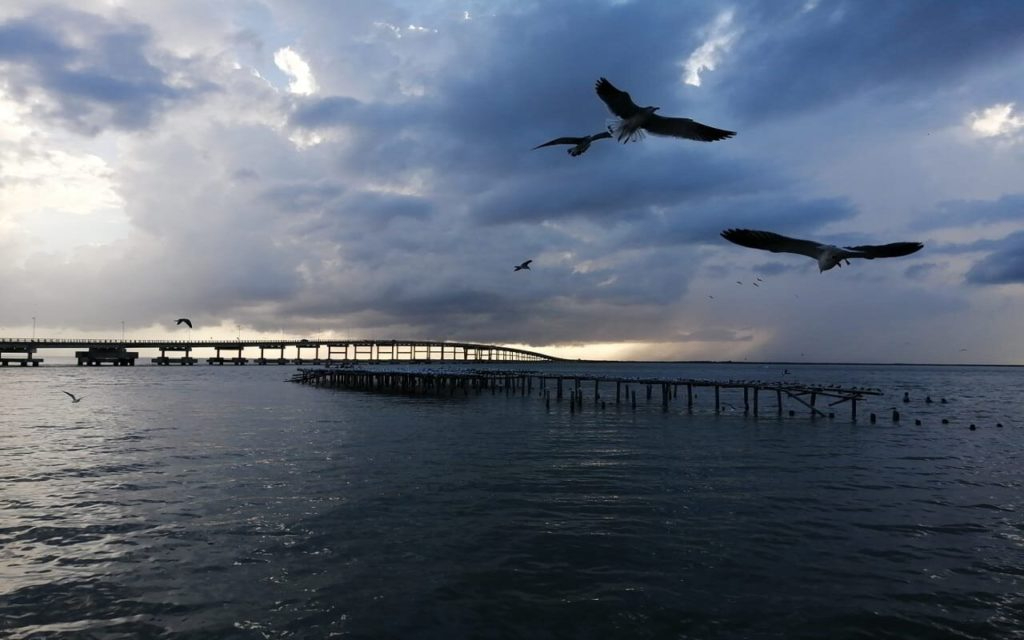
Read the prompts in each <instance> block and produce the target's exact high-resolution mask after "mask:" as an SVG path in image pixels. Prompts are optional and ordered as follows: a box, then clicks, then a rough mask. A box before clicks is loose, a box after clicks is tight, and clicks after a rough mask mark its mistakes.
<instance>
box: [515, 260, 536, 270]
mask: <svg viewBox="0 0 1024 640" xmlns="http://www.w3.org/2000/svg"><path fill="white" fill-rule="evenodd" d="M531 262H533V260H527V261H526V262H524V263H523V264H520V265H516V267H515V268H514V269H512V270H513V271H521V270H523V269H526V270H527V271H530V263H531Z"/></svg>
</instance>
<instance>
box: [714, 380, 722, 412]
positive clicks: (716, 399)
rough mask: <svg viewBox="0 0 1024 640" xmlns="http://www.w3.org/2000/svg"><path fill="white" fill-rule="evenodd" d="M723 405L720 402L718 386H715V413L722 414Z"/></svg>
mask: <svg viewBox="0 0 1024 640" xmlns="http://www.w3.org/2000/svg"><path fill="white" fill-rule="evenodd" d="M721 411H722V405H721V404H720V403H719V402H718V385H717V384H716V385H715V413H721Z"/></svg>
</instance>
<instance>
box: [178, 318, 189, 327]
mask: <svg viewBox="0 0 1024 640" xmlns="http://www.w3.org/2000/svg"><path fill="white" fill-rule="evenodd" d="M182 323H185V324H187V325H188V328H189V329H191V328H192V321H191V320H189V319H188V318H178V319H177V321H175V323H174V324H176V325H178V324H182Z"/></svg>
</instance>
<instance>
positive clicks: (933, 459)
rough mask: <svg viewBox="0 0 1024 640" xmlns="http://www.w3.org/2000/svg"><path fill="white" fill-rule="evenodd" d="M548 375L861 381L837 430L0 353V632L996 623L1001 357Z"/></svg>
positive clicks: (864, 631)
mask: <svg viewBox="0 0 1024 640" xmlns="http://www.w3.org/2000/svg"><path fill="white" fill-rule="evenodd" d="M544 366H546V365H533V367H532V368H533V369H541V368H543V367H544ZM560 367H561V368H563V369H579V370H583V371H589V372H596V371H600V372H602V373H619V374H621V375H635V376H648V375H671V376H680V377H700V378H718V379H723V380H724V379H764V380H775V379H782V378H783V376H784V377H785V379H787V380H798V381H805V382H820V383H824V384H848V385H858V386H871V387H879V388H881V389H882V390H884V391H885V392H886V395H885V396H883V397H882V398H878V399H874V400H872V401H871V402H869V403H867V404H866V405H862V406H861V407H859V412H860V417H861V419H860V420H859V422H858V423H857V424H852V423H851V422H850V420H849V410H848V409H846V408H844V407H842V406H841V407H837V408H836V409H835V410H836V418H835V419H833V420H828V419H817V420H813V421H812V420H810V419H809V418H808V417H807V416H806V413H805V412H803V411H798V414H797V417H792V418H791V417H788V416H787V417H785V418H783V419H781V420H779V419H776V418H775V417H774V412H773V411H768V413H770V414H771V415H770V417H761V418H759V419H754V418H752V417H749V416H747V417H745V416H744V415H743V414H742V410H740V411H726V412H724V413H722V414H721V415H718V416H716V415H714V413H713V411H712V410H713V406H712V404H711V401H709V398H708V397H705V395H706V394H701V393H700V392H699V393H698V398H697V399H696V409H695V412H694V414H693V415H688V414H687V413H686V411H685V403H683V404H678V403H677V404H674V405H673V406H672V408H671V410H670V411H668V412H662V411H661V406H660V402H659V399H658V396H657V394H655V398H654V399H653V400H652V401H650V403H647V402H646V401H645V400H644V399H643V396H642V395H640V394H638V395H640V400H639V406H638V407H637V409H636V411H635V412H634V411H633V410H632V409H630V408H628V407H625V406H623V407H618V408H617V407H615V406H613V405H608V406H607V407H606V408H605V410H603V411H602V410H600V408H599V406H595V405H594V404H593V402H585V403H584V406H583V410H582V411H580V412H576V413H570V411H569V407H568V404H567V403H564V402H563V403H562V404H559V403H556V402H554V401H552V403H551V408H550V409H547V408H546V407H545V403H544V401H543V400H541V399H540V398H539V397H537V395H536V389H534V395H533V396H532V397H522V396H505V395H500V394H499V395H493V396H492V395H490V394H484V395H479V396H476V395H471V396H469V397H462V396H456V397H450V398H430V397H401V396H394V395H370V394H364V393H359V392H350V391H338V390H330V389H321V388H312V387H306V386H302V385H298V384H292V383H288V382H286V379H287V378H288V377H289V375H290V374H291V373H292V372H293V371H294V367H279V366H266V367H257V366H252V365H250V366H245V367H231V366H227V367H212V366H203V365H199V366H195V367H166V368H164V367H152V366H145V367H143V366H139V367H135V368H131V369H122V368H112V367H107V368H78V367H75V366H48V365H44V366H43V367H40V368H38V369H36V368H28V369H23V368H20V367H19V368H8V369H0V456H2V457H0V636H3V637H10V638H103V639H113V638H327V637H342V638H531V639H532V638H830V639H835V638H986V639H987V638H1013V637H1016V638H1024V506H1022V501H1024V455H1022V454H1024V369H1019V368H994V367H992V368H989V367H876V366H852V367H840V366H795V365H786V367H785V368H789V369H790V373H789V374H788V375H787V374H784V373H783V369H784V367H783V366H781V365H780V366H775V365H682V364H633V365H624V364H619V365H597V364H592V365H587V364H581V365H576V366H572V365H566V364H563V365H560ZM61 390H68V391H71V392H73V393H75V394H79V395H83V396H84V397H85V399H84V400H82V402H80V403H78V404H72V403H71V402H70V400H69V399H68V398H67V396H65V395H64V394H63V393H61ZM904 392H907V393H908V394H909V397H910V402H909V403H903V402H902V397H903V394H904ZM925 396H931V398H932V399H933V400H934V402H933V403H931V404H926V403H925V402H924V398H925ZM942 398H945V399H946V400H947V402H946V403H941V401H940V399H942ZM722 400H723V402H727V403H730V404H732V405H733V406H740V407H742V398H741V397H740V398H739V399H737V398H730V397H729V396H727V395H723V398H722ZM773 401H774V397H772V398H771V400H770V401H769V402H768V403H767V406H768V407H771V406H773V405H772V404H771V402H773ZM893 406H896V407H898V409H899V410H900V412H901V414H902V421H901V422H900V423H899V424H894V423H893V422H892V421H891V420H890V418H889V416H890V408H891V407H893ZM789 408H793V409H797V408H798V407H796V406H789V405H787V409H789ZM869 412H875V413H877V414H878V415H879V420H878V423H877V424H875V425H871V424H869V422H868V419H867V416H868V413H869ZM915 419H920V420H921V421H922V423H923V424H922V425H920V426H916V425H914V420H915ZM942 419H946V420H948V421H949V424H946V425H944V424H942V423H941V420H942ZM971 423H974V424H976V425H977V429H976V430H973V431H972V430H970V429H969V427H968V425H969V424H971ZM997 423H1001V424H1002V425H1003V426H1002V427H997V426H996V424H997Z"/></svg>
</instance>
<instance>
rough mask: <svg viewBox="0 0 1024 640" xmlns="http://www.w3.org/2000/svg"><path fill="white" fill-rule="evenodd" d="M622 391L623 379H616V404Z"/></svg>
mask: <svg viewBox="0 0 1024 640" xmlns="http://www.w3.org/2000/svg"><path fill="white" fill-rule="evenodd" d="M621 393H622V381H621V380H616V381H615V404H619V397H620V395H621Z"/></svg>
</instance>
